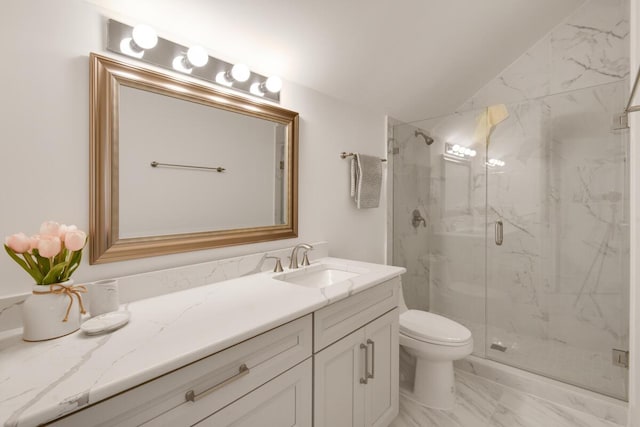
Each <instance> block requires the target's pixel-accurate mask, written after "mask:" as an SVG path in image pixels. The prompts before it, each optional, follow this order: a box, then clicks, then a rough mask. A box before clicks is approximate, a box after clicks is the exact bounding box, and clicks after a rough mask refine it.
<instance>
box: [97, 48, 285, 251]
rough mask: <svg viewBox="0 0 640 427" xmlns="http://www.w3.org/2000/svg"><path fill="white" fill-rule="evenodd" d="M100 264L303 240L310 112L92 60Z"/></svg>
mask: <svg viewBox="0 0 640 427" xmlns="http://www.w3.org/2000/svg"><path fill="white" fill-rule="evenodd" d="M91 68H92V80H91V100H92V104H91V111H90V112H91V127H92V146H91V148H92V151H91V157H92V158H91V165H92V170H91V177H92V194H91V199H92V202H91V227H90V229H91V230H90V231H91V236H90V237H91V239H90V242H91V243H90V247H91V261H92V263H100V262H109V261H116V260H121V259H131V258H138V257H143V256H152V255H159V254H165V253H173V252H182V251H189V250H197V249H206V248H211V247H218V246H226V245H234V244H244V243H252V242H259V241H266V240H274V239H282V238H288V237H295V236H296V235H297V197H296V196H297V143H298V141H297V138H298V128H297V124H298V115H297V113H295V112H292V111H289V110H285V109H283V108H280V107H278V106H274V105H272V104H268V103H264V102H260V101H253V100H251V99H249V98H247V97H245V96H240V95H234V94H231V93H226V92H221V91H218V90H217V89H215V88H212V87H209V86H203V85H199V84H197V83H191V82H187V81H181V80H178V79H176V78H174V77H171V76H170V75H168V74H164V73H159V72H156V71H151V70H148V69H144V68H140V67H138V66H133V65H130V64H127V63H123V62H119V61H116V60H113V59H110V58H106V57H101V56H99V55H95V54H92V56H91Z"/></svg>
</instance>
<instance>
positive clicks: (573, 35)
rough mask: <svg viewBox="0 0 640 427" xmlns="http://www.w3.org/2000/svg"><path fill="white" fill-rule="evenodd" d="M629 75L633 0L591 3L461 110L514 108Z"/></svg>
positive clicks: (522, 57) (567, 20) (594, 0)
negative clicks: (631, 0)
mask: <svg viewBox="0 0 640 427" xmlns="http://www.w3.org/2000/svg"><path fill="white" fill-rule="evenodd" d="M628 77H629V0H587V1H585V3H584V4H583V5H582V6H581V7H580V8H578V9H577V10H576V11H575V12H574V13H573V14H571V15H570V16H569V17H568V18H567V19H566V20H565V21H564V22H563V23H562V24H560V25H558V26H557V27H556V28H554V29H553V30H552V31H551V32H549V33H548V34H547V35H546V36H544V37H543V38H542V39H540V40H539V41H538V42H537V43H536V44H535V45H534V46H532V47H531V48H530V49H528V50H527V51H526V52H525V53H524V54H523V55H521V56H520V57H519V58H518V59H516V60H515V61H514V62H513V63H512V64H511V65H509V66H508V67H507V68H505V69H504V70H503V71H502V72H501V73H500V74H499V75H498V76H496V77H495V78H494V79H493V80H491V81H489V82H488V83H487V84H486V85H485V86H484V87H482V88H481V89H480V90H479V91H478V92H477V93H476V94H475V95H473V96H472V97H471V98H470V99H469V100H467V101H466V102H465V103H464V104H463V105H462V106H461V107H460V109H459V110H468V109H476V108H483V107H486V106H487V105H493V104H498V103H502V104H510V103H514V102H521V101H523V100H528V99H534V98H540V97H543V96H548V95H553V94H558V93H562V92H567V91H572V90H577V89H584V88H588V87H592V86H597V85H600V84H606V83H613V82H617V81H620V80H623V79H626V78H628Z"/></svg>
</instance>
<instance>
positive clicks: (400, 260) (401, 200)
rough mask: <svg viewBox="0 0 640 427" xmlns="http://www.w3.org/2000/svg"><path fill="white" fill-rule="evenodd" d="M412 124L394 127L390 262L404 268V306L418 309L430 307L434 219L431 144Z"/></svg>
mask: <svg viewBox="0 0 640 427" xmlns="http://www.w3.org/2000/svg"><path fill="white" fill-rule="evenodd" d="M416 130H418V129H417V128H415V127H413V126H407V125H400V126H397V127H395V128H394V130H393V138H392V141H393V143H392V146H391V147H390V149H391V150H396V151H397V154H393V200H394V202H393V204H394V206H393V208H394V209H393V236H394V237H393V265H401V266H404V267H406V268H407V273H406V274H404V275H403V276H402V284H403V286H402V287H403V293H404V299H405V302H406V303H407V306H408V307H410V308H414V309H419V310H427V309H428V307H429V282H430V262H429V256H430V253H431V247H430V246H429V243H430V242H429V239H428V238H427V237H428V230H429V229H430V227H431V224H432V222H433V219H432V218H431V215H430V212H429V206H430V198H431V197H430V188H429V186H430V169H431V147H429V146H427V144H426V143H425V142H424V140H423V139H422V137H416V136H415V131H416ZM415 209H417V210H418V211H419V212H420V215H421V216H422V217H423V218H424V219H425V223H424V224H423V225H422V224H421V225H420V226H419V227H413V225H412V222H411V218H412V212H413V211H414V210H415Z"/></svg>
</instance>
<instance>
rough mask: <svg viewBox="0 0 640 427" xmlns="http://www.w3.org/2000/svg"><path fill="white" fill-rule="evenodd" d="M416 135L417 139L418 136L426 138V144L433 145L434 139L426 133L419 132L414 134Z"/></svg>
mask: <svg viewBox="0 0 640 427" xmlns="http://www.w3.org/2000/svg"><path fill="white" fill-rule="evenodd" d="M414 135H415V136H416V137H418V136H421V137H423V138H424V142H426V143H427V145H431V144H433V138H431V137H430V136H429V135H427V134H426V133H424V132H422V131H419V130H417V131H415V132H414Z"/></svg>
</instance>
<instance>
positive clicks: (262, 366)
mask: <svg viewBox="0 0 640 427" xmlns="http://www.w3.org/2000/svg"><path fill="white" fill-rule="evenodd" d="M311 328H312V320H311V315H307V316H305V317H302V318H300V319H297V320H294V321H293V322H290V323H287V324H285V325H282V326H280V327H278V328H276V329H273V330H271V331H268V332H265V333H263V334H262V335H258V336H256V337H254V338H251V339H249V340H247V341H244V342H241V343H240V344H237V345H235V346H233V347H229V348H228V349H226V350H223V351H220V352H218V353H216V354H214V355H212V356H209V357H206V358H204V359H201V360H199V361H197V362H194V363H192V364H190V365H187V366H185V367H183V368H180V369H178V370H175V371H173V372H171V373H168V374H166V375H163V376H161V377H159V378H157V379H155V380H152V381H150V382H148V383H145V384H142V385H140V386H138V387H135V388H133V389H131V390H128V391H126V392H123V393H121V394H119V395H117V396H114V397H112V398H110V399H107V400H105V401H103V402H100V403H97V404H95V405H93V406H90V407H88V408H87V409H84V410H82V411H79V412H77V413H75V414H71V415H69V416H67V417H65V418H62V419H60V420H57V421H55V422H54V423H52V424H51V425H55V426H79V425H87V426H89V425H91V426H116V425H117V426H137V425H141V424H143V423H145V422H147V421H149V420H152V419H153V418H156V417H158V416H159V415H161V414H164V413H167V412H168V411H171V415H172V416H171V417H170V418H171V419H172V420H173V421H172V422H169V423H168V424H166V423H164V421H163V423H162V424H157V425H171V426H181V425H192V424H195V423H196V422H198V421H200V420H202V419H204V418H206V417H207V416H209V415H211V414H213V413H215V412H216V411H218V410H219V409H221V408H223V407H224V406H226V405H228V404H230V403H231V402H233V401H235V400H237V399H238V398H240V397H242V396H244V395H245V394H247V393H249V392H250V391H252V390H254V389H255V388H257V387H259V386H261V385H262V384H264V383H266V382H267V381H269V380H271V379H272V378H274V377H276V376H277V375H279V374H281V373H282V372H284V371H286V370H288V369H289V368H291V367H292V366H295V365H296V364H298V363H300V362H301V361H303V360H305V359H306V358H308V357H309V356H311V347H312V344H311V342H312V341H311V340H312V329H311ZM190 396H191V397H192V400H193V401H189V400H187V399H188V398H189V397H190ZM174 414H175V415H179V417H178V418H175V417H174V416H173V415H174ZM167 415H169V414H167ZM162 418H164V417H162ZM152 425H156V424H152Z"/></svg>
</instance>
